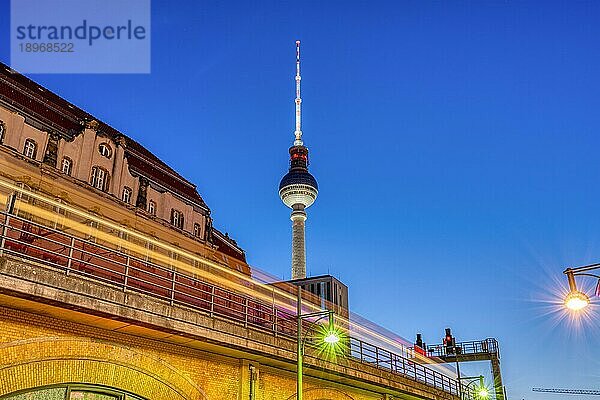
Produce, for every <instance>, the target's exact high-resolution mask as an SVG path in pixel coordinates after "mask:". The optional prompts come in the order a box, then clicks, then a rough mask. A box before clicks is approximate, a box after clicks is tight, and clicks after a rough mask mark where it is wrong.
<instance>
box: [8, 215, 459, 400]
mask: <svg viewBox="0 0 600 400" xmlns="http://www.w3.org/2000/svg"><path fill="white" fill-rule="evenodd" d="M0 216H1V223H0V256H3V255H11V256H16V257H20V258H23V259H28V260H32V261H36V262H39V263H42V265H44V266H50V267H52V268H55V269H58V270H61V271H63V272H64V273H65V274H66V275H78V276H83V277H86V278H89V279H93V280H95V281H98V282H102V283H103V284H106V285H110V286H113V287H115V288H117V289H119V290H122V291H124V292H127V291H132V292H138V293H143V294H145V295H148V296H151V297H154V298H158V299H161V300H164V301H166V302H169V303H170V304H171V305H174V304H178V305H183V306H186V307H190V308H192V309H194V310H196V311H199V312H203V313H206V314H208V315H209V316H211V317H220V318H226V319H227V320H230V321H233V322H235V323H239V324H241V325H243V326H244V327H249V328H254V329H259V330H261V331H267V332H270V333H271V334H273V335H276V336H279V335H281V336H286V337H288V338H290V339H291V340H295V337H296V334H297V330H296V324H297V321H296V314H295V313H293V312H288V311H287V310H284V309H282V308H281V307H279V306H278V305H276V303H275V301H274V300H273V302H272V303H267V302H265V301H264V300H257V299H255V298H253V297H251V296H248V295H246V294H241V293H237V292H235V291H232V290H230V289H225V288H223V287H220V286H219V285H216V284H214V283H211V282H208V281H205V280H202V279H199V278H198V277H197V276H193V275H192V274H190V273H186V272H184V271H179V270H178V269H176V268H174V267H171V266H164V265H161V264H158V263H155V262H153V261H151V260H149V259H143V258H141V257H138V256H135V255H133V254H129V253H128V252H126V251H121V250H118V249H114V248H110V247H107V246H104V245H102V244H99V243H96V240H95V238H94V237H91V236H89V237H79V236H76V235H72V234H70V233H67V232H65V231H61V230H59V229H56V227H53V226H48V225H44V224H41V223H38V222H33V221H32V220H30V219H28V218H25V217H22V216H18V215H15V214H10V213H8V212H5V211H2V212H0ZM348 353H349V354H347V355H348V356H350V357H351V358H353V359H354V360H356V361H359V362H361V363H363V364H366V365H371V366H373V367H376V368H378V369H382V370H387V371H390V372H392V373H395V374H399V375H401V376H404V377H406V378H409V379H412V380H414V381H416V382H421V383H423V384H425V385H428V386H431V387H434V388H437V389H440V390H443V391H445V392H448V393H451V394H453V395H458V386H457V381H456V380H455V379H452V378H449V377H448V376H446V375H444V374H442V373H440V372H439V371H436V370H434V369H431V368H428V367H426V366H425V365H422V364H419V363H418V362H417V361H416V359H411V358H407V357H403V356H400V355H398V354H395V353H393V352H391V351H389V350H386V349H383V348H381V347H378V346H375V345H373V344H369V343H367V342H365V341H362V340H359V339H356V338H352V337H351V338H349V345H348ZM466 398H467V399H469V398H471V397H470V395H469V396H467V397H466Z"/></svg>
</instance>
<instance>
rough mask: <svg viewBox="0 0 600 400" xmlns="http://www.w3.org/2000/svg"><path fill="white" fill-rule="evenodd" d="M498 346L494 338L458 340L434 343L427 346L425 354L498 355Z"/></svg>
mask: <svg viewBox="0 0 600 400" xmlns="http://www.w3.org/2000/svg"><path fill="white" fill-rule="evenodd" d="M499 352H500V348H499V346H498V341H497V340H496V339H494V338H487V339H484V340H473V341H470V342H460V343H456V344H455V345H452V346H446V345H443V344H436V345H430V346H427V355H428V356H429V357H445V356H455V355H457V354H458V355H459V356H460V355H462V354H464V355H467V354H490V355H491V354H495V355H496V357H500V354H499Z"/></svg>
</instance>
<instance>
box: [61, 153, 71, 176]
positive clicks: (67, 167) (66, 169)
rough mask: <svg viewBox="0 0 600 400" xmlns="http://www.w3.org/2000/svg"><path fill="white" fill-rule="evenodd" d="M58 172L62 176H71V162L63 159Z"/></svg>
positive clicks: (68, 159) (66, 158)
mask: <svg viewBox="0 0 600 400" xmlns="http://www.w3.org/2000/svg"><path fill="white" fill-rule="evenodd" d="M60 170H61V171H62V173H63V174H67V175H71V172H73V160H71V159H70V158H69V157H63V159H62V163H61V165H60Z"/></svg>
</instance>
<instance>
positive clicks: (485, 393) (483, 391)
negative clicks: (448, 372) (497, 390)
mask: <svg viewBox="0 0 600 400" xmlns="http://www.w3.org/2000/svg"><path fill="white" fill-rule="evenodd" d="M465 379H471V382H469V383H467V386H465V391H466V392H468V391H469V387H470V386H471V385H472V384H473V383H475V382H479V387H477V388H473V389H474V390H473V391H474V392H475V396H476V397H477V398H478V399H487V398H488V397H489V395H490V391H489V390H488V388H487V387H486V386H485V385H484V384H483V375H479V376H466V377H463V378H458V383H459V385H460V381H463V380H465Z"/></svg>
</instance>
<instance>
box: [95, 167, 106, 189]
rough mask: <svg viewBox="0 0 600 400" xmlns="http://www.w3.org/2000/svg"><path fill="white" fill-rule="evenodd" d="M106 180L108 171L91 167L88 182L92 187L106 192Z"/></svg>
mask: <svg viewBox="0 0 600 400" xmlns="http://www.w3.org/2000/svg"><path fill="white" fill-rule="evenodd" d="M108 180H109V176H108V172H106V170H105V169H104V168H100V167H93V168H92V178H91V179H90V184H91V185H92V186H93V187H95V188H96V189H99V190H102V191H103V192H106V191H107V190H108Z"/></svg>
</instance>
